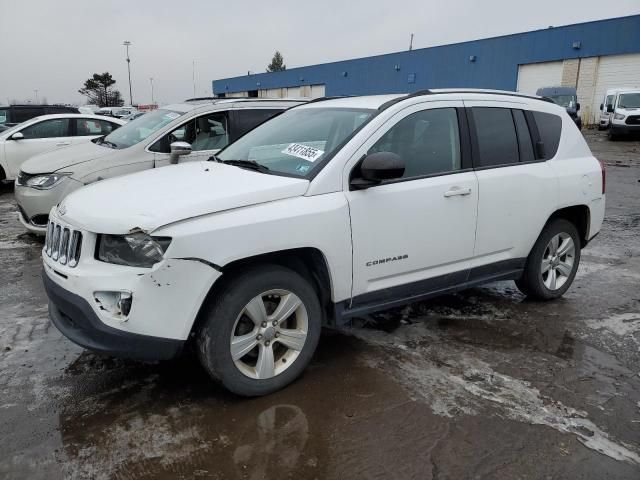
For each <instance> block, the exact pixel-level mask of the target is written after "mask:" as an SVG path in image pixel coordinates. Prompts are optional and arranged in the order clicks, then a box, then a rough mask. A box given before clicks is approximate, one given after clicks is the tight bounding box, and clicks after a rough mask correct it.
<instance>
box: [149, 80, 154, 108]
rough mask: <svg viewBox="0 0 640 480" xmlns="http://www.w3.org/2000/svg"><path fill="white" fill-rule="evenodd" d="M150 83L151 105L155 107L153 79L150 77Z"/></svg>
mask: <svg viewBox="0 0 640 480" xmlns="http://www.w3.org/2000/svg"><path fill="white" fill-rule="evenodd" d="M149 82H151V105H154V101H153V77H149Z"/></svg>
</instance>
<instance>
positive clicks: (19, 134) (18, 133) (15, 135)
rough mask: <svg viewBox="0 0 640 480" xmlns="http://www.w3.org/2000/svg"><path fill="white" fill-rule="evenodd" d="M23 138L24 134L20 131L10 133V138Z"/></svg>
mask: <svg viewBox="0 0 640 480" xmlns="http://www.w3.org/2000/svg"><path fill="white" fill-rule="evenodd" d="M23 138H24V135H23V134H22V132H16V133H14V134H13V135H11V140H22V139H23Z"/></svg>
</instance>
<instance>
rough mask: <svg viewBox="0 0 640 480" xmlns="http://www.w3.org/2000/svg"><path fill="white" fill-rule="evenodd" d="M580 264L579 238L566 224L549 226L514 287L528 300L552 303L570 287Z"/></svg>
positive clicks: (570, 226)
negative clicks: (550, 301)
mask: <svg viewBox="0 0 640 480" xmlns="http://www.w3.org/2000/svg"><path fill="white" fill-rule="evenodd" d="M579 263H580V236H579V235H578V230H577V229H576V227H575V225H574V224H573V223H571V222H569V221H568V220H564V219H556V220H553V221H552V222H550V223H549V224H548V225H547V226H546V227H545V228H544V230H543V231H542V233H541V234H540V237H539V238H538V240H537V241H536V243H535V245H534V246H533V249H532V250H531V253H530V254H529V257H528V258H527V263H526V265H525V270H524V273H523V275H522V278H521V279H520V280H518V281H516V285H517V286H518V288H519V289H520V291H522V293H524V294H525V295H527V296H528V297H532V298H536V299H539V300H552V299H554V298H558V297H561V296H562V295H563V294H564V293H565V292H566V291H567V290H568V289H569V287H570V286H571V284H572V283H573V279H574V278H575V276H576V272H577V271H578V265H579Z"/></svg>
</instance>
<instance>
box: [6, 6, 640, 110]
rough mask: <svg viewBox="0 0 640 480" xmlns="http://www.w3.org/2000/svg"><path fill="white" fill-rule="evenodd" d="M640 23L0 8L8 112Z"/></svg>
mask: <svg viewBox="0 0 640 480" xmlns="http://www.w3.org/2000/svg"><path fill="white" fill-rule="evenodd" d="M637 13H640V1H639V0H616V1H615V2H612V1H604V0H535V1H534V0H530V1H526V2H525V1H522V0H482V1H479V0H478V1H476V0H393V1H388V0H384V1H383V0H368V1H348V0H339V1H335V0H315V1H311V0H272V1H250V0H232V1H229V0H227V1H225V2H222V1H217V0H182V1H175V0H173V1H171V2H167V1H163V0H153V1H151V0H135V1H134V0H126V1H125V0H108V1H101V2H95V1H87V0H82V1H77V0H55V1H54V0H0V45H1V46H2V68H0V103H5V102H7V101H8V100H11V99H19V100H29V99H34V97H35V92H34V90H36V89H37V90H38V91H39V92H38V95H39V97H40V98H42V97H44V98H46V99H47V100H48V101H49V103H53V102H70V103H76V104H77V103H84V102H83V98H82V97H81V96H80V95H79V94H78V93H77V90H78V89H79V88H81V86H82V84H83V82H84V80H86V79H87V78H88V77H90V76H91V75H92V74H93V73H94V72H105V71H108V72H110V73H111V74H112V75H113V76H114V78H115V79H116V80H117V87H118V88H119V89H120V91H121V92H122V94H123V96H124V98H125V99H126V100H127V103H128V98H129V93H128V84H127V65H126V61H125V47H124V46H123V45H122V42H123V41H124V40H129V41H131V42H132V46H131V49H130V56H131V77H132V83H133V100H134V102H135V103H148V102H150V100H151V89H150V81H149V78H150V77H153V78H154V89H155V98H156V101H160V102H161V103H168V102H174V101H179V100H182V99H184V98H187V97H190V96H192V95H193V82H192V66H193V62H194V61H195V79H196V82H195V83H196V94H197V95H198V96H201V95H210V94H211V80H213V79H217V78H224V77H229V76H236V75H244V74H246V73H247V71H251V72H256V73H257V72H263V71H264V70H265V68H266V65H267V64H268V63H269V61H270V60H271V57H272V55H273V52H274V51H275V50H276V49H278V50H280V51H281V52H282V54H283V55H284V59H285V63H286V64H287V67H289V68H291V67H297V66H303V65H310V64H315V63H323V62H330V61H334V60H343V59H349V58H354V57H363V56H369V55H375V54H380V53H389V52H395V51H400V50H406V49H407V48H408V45H409V36H410V34H411V33H414V34H415V38H414V48H421V47H428V46H434V45H441V44H446V43H454V42H460V41H466V40H474V39H478V38H486V37H492V36H496V35H503V34H507V33H517V32H522V31H527V30H535V29H538V28H546V27H548V26H549V25H554V26H560V25H567V24H571V23H578V22H584V21H589V20H597V19H602V18H612V17H620V16H626V15H632V14H637Z"/></svg>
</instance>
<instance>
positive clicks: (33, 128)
mask: <svg viewBox="0 0 640 480" xmlns="http://www.w3.org/2000/svg"><path fill="white" fill-rule="evenodd" d="M70 123H71V122H70V119H68V118H52V119H49V120H43V121H41V122H37V123H33V124H31V125H29V126H27V127H25V128H23V129H21V130H18V131H19V132H20V133H22V135H23V138H21V139H19V140H12V139H10V138H11V137H10V138H9V139H7V141H6V142H5V155H6V159H7V164H8V166H9V174H10V175H11V177H16V176H17V175H18V173H19V172H20V166H21V165H22V164H23V163H24V162H25V161H26V160H28V159H29V158H31V157H33V156H34V155H37V154H39V153H43V152H46V151H49V150H53V149H56V148H62V147H66V146H69V145H71V142H72V139H73V137H71V132H70ZM16 133H17V132H16Z"/></svg>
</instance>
